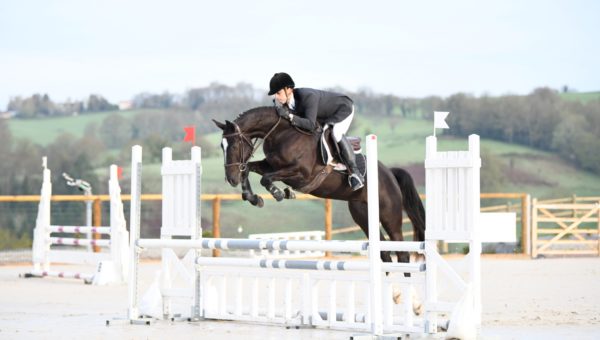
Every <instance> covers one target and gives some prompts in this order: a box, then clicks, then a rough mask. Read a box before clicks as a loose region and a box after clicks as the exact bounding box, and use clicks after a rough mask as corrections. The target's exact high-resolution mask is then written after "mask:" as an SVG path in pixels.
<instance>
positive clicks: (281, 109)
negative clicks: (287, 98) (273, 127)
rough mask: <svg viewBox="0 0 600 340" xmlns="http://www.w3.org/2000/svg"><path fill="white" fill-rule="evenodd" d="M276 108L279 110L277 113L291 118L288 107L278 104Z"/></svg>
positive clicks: (282, 116) (285, 117)
mask: <svg viewBox="0 0 600 340" xmlns="http://www.w3.org/2000/svg"><path fill="white" fill-rule="evenodd" d="M275 110H277V114H278V115H279V117H281V118H284V119H289V115H290V113H291V112H290V111H289V110H288V108H287V107H285V106H276V107H275Z"/></svg>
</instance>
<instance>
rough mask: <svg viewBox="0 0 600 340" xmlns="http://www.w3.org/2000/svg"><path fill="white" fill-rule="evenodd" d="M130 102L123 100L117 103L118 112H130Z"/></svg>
mask: <svg viewBox="0 0 600 340" xmlns="http://www.w3.org/2000/svg"><path fill="white" fill-rule="evenodd" d="M132 106H133V105H132V104H131V100H123V101H120V102H119V110H131V108H132Z"/></svg>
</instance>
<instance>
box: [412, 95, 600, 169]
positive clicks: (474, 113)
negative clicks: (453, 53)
mask: <svg viewBox="0 0 600 340" xmlns="http://www.w3.org/2000/svg"><path fill="white" fill-rule="evenodd" d="M427 101H429V103H427ZM421 106H422V107H423V109H424V111H425V112H427V115H430V114H431V113H432V112H433V111H435V110H443V111H450V112H452V114H451V115H450V116H449V118H448V124H449V125H450V126H451V129H449V130H445V132H446V133H450V134H452V135H457V136H467V135H469V134H472V133H476V134H479V135H480V136H481V137H483V138H489V139H495V140H499V141H504V142H508V143H516V144H521V145H525V146H529V147H533V148H537V149H541V150H545V151H551V152H556V153H558V154H559V155H560V156H561V157H562V158H564V159H565V160H567V161H568V162H570V163H572V164H574V165H576V166H578V167H580V168H583V169H585V170H589V171H592V172H595V173H600V153H599V152H598V150H600V100H590V101H587V102H585V103H583V102H581V101H572V100H564V99H562V98H561V97H560V95H559V93H558V92H557V91H555V90H552V89H548V88H539V89H536V90H534V91H533V92H532V93H530V94H528V95H526V96H515V95H507V96H501V97H489V96H483V97H479V98H477V97H474V96H469V95H466V94H456V95H453V96H450V97H448V98H446V99H441V98H434V99H432V98H430V99H428V100H423V102H422V105H421Z"/></svg>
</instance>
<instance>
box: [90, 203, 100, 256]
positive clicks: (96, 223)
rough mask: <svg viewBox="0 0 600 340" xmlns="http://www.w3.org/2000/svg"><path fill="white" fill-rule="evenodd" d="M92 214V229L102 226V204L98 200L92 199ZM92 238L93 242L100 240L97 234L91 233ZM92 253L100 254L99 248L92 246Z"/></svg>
mask: <svg viewBox="0 0 600 340" xmlns="http://www.w3.org/2000/svg"><path fill="white" fill-rule="evenodd" d="M93 211H94V212H93V214H92V218H93V220H92V225H93V226H94V227H99V226H101V225H102V202H100V199H99V198H96V199H94V205H93ZM92 238H93V239H94V240H99V239H100V234H98V233H97V232H93V235H92ZM93 249H94V253H99V252H100V246H96V245H95V246H94V248H93Z"/></svg>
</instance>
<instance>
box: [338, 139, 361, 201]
mask: <svg viewBox="0 0 600 340" xmlns="http://www.w3.org/2000/svg"><path fill="white" fill-rule="evenodd" d="M338 146H339V148H340V155H341V156H342V161H343V162H344V164H346V167H347V168H348V172H349V173H350V176H349V177H348V182H349V183H350V186H351V187H352V190H353V191H356V190H358V189H360V188H362V187H363V186H364V184H363V183H364V181H365V180H364V178H363V176H362V175H361V173H360V171H359V170H358V166H357V165H356V158H355V156H354V151H353V150H352V145H350V142H349V141H348V140H347V139H346V136H342V139H341V140H340V141H339V142H338Z"/></svg>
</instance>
